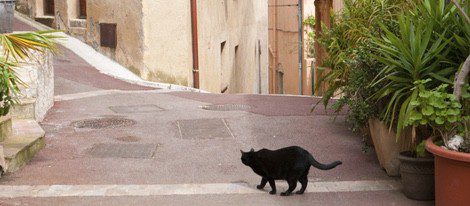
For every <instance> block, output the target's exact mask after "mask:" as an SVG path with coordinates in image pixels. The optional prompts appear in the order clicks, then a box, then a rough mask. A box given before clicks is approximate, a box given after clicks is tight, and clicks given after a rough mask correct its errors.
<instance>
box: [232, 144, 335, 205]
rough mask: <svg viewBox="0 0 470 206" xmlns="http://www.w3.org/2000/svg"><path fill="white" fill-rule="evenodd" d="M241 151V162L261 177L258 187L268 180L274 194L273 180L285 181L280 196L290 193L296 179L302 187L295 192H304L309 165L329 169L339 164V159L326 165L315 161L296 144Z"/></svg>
mask: <svg viewBox="0 0 470 206" xmlns="http://www.w3.org/2000/svg"><path fill="white" fill-rule="evenodd" d="M240 151H241V150H240ZM241 152H242V157H241V160H242V163H243V164H245V165H246V166H248V167H251V169H253V171H254V172H255V173H256V174H258V175H260V176H261V177H262V179H261V184H260V185H258V186H257V188H258V189H263V188H264V186H266V183H268V182H269V185H270V186H271V189H272V190H271V192H269V194H276V184H275V182H274V180H286V181H287V183H288V184H289V189H287V191H285V192H283V193H281V195H282V196H287V195H290V194H291V193H292V191H294V189H295V187H296V186H297V181H299V182H300V183H301V184H302V188H301V189H300V190H299V191H298V192H297V194H303V193H304V192H305V189H306V188H307V183H308V179H307V175H308V172H309V170H310V166H314V167H316V168H318V169H321V170H329V169H333V168H335V167H336V166H338V165H340V164H341V162H340V161H335V162H333V163H331V164H326V165H325V164H321V163H319V162H317V161H316V160H315V159H314V158H313V156H312V155H311V154H310V153H309V152H308V151H306V150H304V149H302V148H301V147H297V146H293V147H286V148H282V149H278V150H268V149H262V150H259V151H257V152H255V151H254V150H253V149H251V151H249V152H243V151H241Z"/></svg>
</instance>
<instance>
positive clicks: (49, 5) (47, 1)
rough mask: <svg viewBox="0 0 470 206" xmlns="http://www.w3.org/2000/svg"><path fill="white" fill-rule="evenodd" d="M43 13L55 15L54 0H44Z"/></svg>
mask: <svg viewBox="0 0 470 206" xmlns="http://www.w3.org/2000/svg"><path fill="white" fill-rule="evenodd" d="M43 6H44V15H47V16H54V15H55V6H54V0H44V5H43Z"/></svg>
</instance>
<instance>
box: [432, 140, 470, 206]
mask: <svg viewBox="0 0 470 206" xmlns="http://www.w3.org/2000/svg"><path fill="white" fill-rule="evenodd" d="M426 149H427V150H428V151H429V152H431V153H433V154H434V165H435V182H436V205H437V206H439V205H453V206H454V205H455V206H458V205H468V204H469V203H470V154H468V153H463V152H455V151H450V150H447V149H444V148H442V147H439V146H437V145H435V144H434V142H433V140H432V139H431V138H429V139H428V140H427V141H426Z"/></svg>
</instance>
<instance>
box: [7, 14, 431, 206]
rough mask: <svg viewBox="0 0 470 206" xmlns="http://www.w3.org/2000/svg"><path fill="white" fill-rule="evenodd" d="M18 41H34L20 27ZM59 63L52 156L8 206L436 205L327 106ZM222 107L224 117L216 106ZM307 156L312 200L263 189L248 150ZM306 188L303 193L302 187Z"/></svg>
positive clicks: (66, 53)
mask: <svg viewBox="0 0 470 206" xmlns="http://www.w3.org/2000/svg"><path fill="white" fill-rule="evenodd" d="M15 27H16V28H15V30H28V29H32V28H28V26H27V25H24V24H23V23H21V22H19V21H16V22H15ZM61 50H62V54H61V55H58V56H56V57H55V59H54V69H55V95H56V98H55V99H56V101H55V105H54V107H53V108H52V109H51V110H50V111H49V113H48V115H47V117H46V119H45V120H44V121H43V122H42V123H41V125H42V126H43V128H44V130H45V131H46V147H45V148H44V149H42V150H41V151H40V152H39V153H38V154H37V155H36V156H35V157H34V159H33V160H32V161H31V162H30V163H29V164H28V165H27V166H26V167H24V168H23V169H22V170H20V171H18V172H16V173H13V174H8V175H6V176H4V177H2V179H0V205H432V204H433V203H432V202H418V201H412V200H409V199H407V198H406V197H405V196H404V195H403V194H402V193H401V192H400V183H399V182H398V181H397V179H395V178H390V177H388V176H387V175H386V173H385V172H384V171H383V170H382V169H381V168H380V167H379V164H378V161H377V158H376V156H375V154H374V151H373V150H371V151H370V152H368V153H363V152H362V146H363V143H362V142H361V138H360V137H359V136H357V135H355V134H353V133H352V132H350V131H349V130H348V128H347V125H346V123H345V122H344V117H343V116H338V117H337V118H336V119H335V118H334V116H332V115H329V114H328V113H327V112H325V111H324V110H323V109H322V108H321V107H318V109H317V110H316V111H314V112H313V113H310V106H311V105H312V104H314V103H315V102H316V101H319V99H315V98H311V97H300V96H276V95H248V94H247V95H245V94H225V95H220V94H206V93H195V92H178V91H170V90H166V89H155V88H149V87H143V86H138V85H133V84H130V83H126V82H123V81H120V80H117V79H114V78H112V77H109V76H106V75H104V74H101V73H99V72H98V71H97V70H96V69H94V68H93V67H92V66H90V65H89V64H87V62H86V61H84V60H83V59H81V58H80V57H78V56H77V55H76V54H74V53H73V52H72V51H70V50H67V49H65V48H63V47H62V48H61ZM214 105H216V106H214ZM291 145H298V146H301V147H303V148H305V149H306V150H308V151H310V152H311V153H312V155H314V157H315V158H316V159H317V160H318V161H320V162H322V163H330V162H332V161H336V160H341V161H342V162H343V164H342V165H340V166H338V167H337V168H335V169H332V170H329V171H320V170H318V169H315V168H313V167H312V168H311V170H310V175H309V187H308V188H307V192H306V194H304V195H292V196H290V197H281V196H279V193H280V192H281V191H283V190H285V189H286V188H287V185H286V184H285V182H283V181H277V184H278V185H279V189H278V191H279V192H278V194H277V195H275V196H273V195H269V194H268V191H269V189H270V188H269V186H267V187H266V189H265V191H259V190H257V189H256V185H257V184H259V181H260V177H258V176H257V175H256V174H255V173H253V171H252V170H251V169H250V168H248V167H246V166H244V165H243V164H242V163H241V161H240V150H243V151H248V150H250V149H251V148H254V149H255V150H258V149H261V148H269V149H278V148H281V147H286V146H291ZM298 187H300V186H298Z"/></svg>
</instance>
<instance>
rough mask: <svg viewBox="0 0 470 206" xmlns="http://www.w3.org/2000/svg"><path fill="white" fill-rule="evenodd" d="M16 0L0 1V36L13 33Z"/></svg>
mask: <svg viewBox="0 0 470 206" xmlns="http://www.w3.org/2000/svg"><path fill="white" fill-rule="evenodd" d="M15 3H16V0H0V34H1V33H11V32H13V17H14V11H15Z"/></svg>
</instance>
